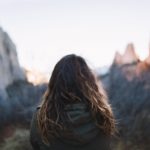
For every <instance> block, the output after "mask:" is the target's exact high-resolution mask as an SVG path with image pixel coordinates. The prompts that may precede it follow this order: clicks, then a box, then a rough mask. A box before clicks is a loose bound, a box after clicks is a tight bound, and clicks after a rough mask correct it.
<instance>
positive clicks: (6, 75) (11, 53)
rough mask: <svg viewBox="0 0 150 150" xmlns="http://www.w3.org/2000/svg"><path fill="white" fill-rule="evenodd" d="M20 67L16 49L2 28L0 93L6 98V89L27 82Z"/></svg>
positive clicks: (0, 40)
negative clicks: (17, 81)
mask: <svg viewBox="0 0 150 150" xmlns="http://www.w3.org/2000/svg"><path fill="white" fill-rule="evenodd" d="M25 79H26V77H25V73H24V71H23V69H22V68H21V67H20V65H19V62H18V57H17V52H16V47H15V45H14V43H13V42H12V40H11V39H10V37H9V36H8V34H7V33H6V32H5V31H3V30H2V28H0V93H1V95H2V93H3V96H6V93H5V88H6V87H7V86H8V85H9V84H11V83H13V82H14V81H16V80H25Z"/></svg>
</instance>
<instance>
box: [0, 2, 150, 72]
mask: <svg viewBox="0 0 150 150" xmlns="http://www.w3.org/2000/svg"><path fill="white" fill-rule="evenodd" d="M0 26H2V27H3V29H4V30H5V31H7V32H8V33H9V35H10V37H11V38H12V40H13V41H14V43H15V44H16V46H17V51H18V56H19V61H20V63H21V65H22V66H25V67H28V68H36V69H39V70H41V71H48V72H49V71H50V70H51V69H52V67H53V66H54V64H55V63H56V62H57V61H58V60H59V59H60V58H61V57H62V56H64V55H66V54H70V53H76V54H79V55H82V56H83V57H85V58H86V59H87V60H88V61H89V62H90V64H92V66H93V67H100V66H104V65H108V64H110V63H111V62H112V59H113V57H114V53H115V51H116V50H118V51H120V52H121V53H122V52H123V51H124V50H125V47H126V45H127V43H129V42H133V43H134V44H135V48H136V50H137V53H138V54H139V55H140V56H141V57H142V58H144V57H146V55H148V46H149V45H148V44H149V41H150V1H149V0H0Z"/></svg>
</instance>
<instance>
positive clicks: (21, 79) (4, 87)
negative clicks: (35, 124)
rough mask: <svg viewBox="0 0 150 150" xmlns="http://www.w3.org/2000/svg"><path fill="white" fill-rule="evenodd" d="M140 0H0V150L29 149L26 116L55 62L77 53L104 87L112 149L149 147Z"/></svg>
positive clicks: (148, 77) (148, 47) (147, 31)
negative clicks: (114, 128) (111, 116)
mask: <svg viewBox="0 0 150 150" xmlns="http://www.w3.org/2000/svg"><path fill="white" fill-rule="evenodd" d="M149 6H150V2H149V1H148V0H143V1H136V0H132V1H130V0H126V1H122V0H113V1H111V0H105V1H103V0H76V1H70V0H63V1H61V0H55V1H52V0H21V1H20V0H0V149H1V150H26V149H28V150H31V146H30V143H29V128H30V121H31V118H32V114H33V112H34V110H35V108H36V106H37V105H38V104H39V102H40V99H41V96H42V94H43V93H44V91H45V90H46V87H47V82H48V80H49V78H50V75H51V72H52V70H53V68H54V65H55V64H56V63H57V61H58V60H59V59H60V58H61V57H63V56H64V55H67V54H71V53H74V54H77V55H81V56H82V57H84V58H85V59H86V61H87V63H88V64H89V66H90V67H91V68H92V70H93V71H94V72H95V73H96V75H97V77H98V79H100V80H101V81H102V83H103V85H104V88H105V89H106V91H107V94H108V97H109V101H110V103H111V105H112V107H113V111H114V113H115V116H116V119H117V122H118V130H119V135H118V138H117V140H115V141H114V142H113V149H114V150H126V149H128V150H149V149H150V144H149V143H150V28H149V27H150V20H149V17H150V9H149Z"/></svg>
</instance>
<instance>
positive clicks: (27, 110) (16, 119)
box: [0, 28, 46, 137]
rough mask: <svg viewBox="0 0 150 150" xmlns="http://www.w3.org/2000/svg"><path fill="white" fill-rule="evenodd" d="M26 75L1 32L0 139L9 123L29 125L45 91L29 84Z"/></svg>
mask: <svg viewBox="0 0 150 150" xmlns="http://www.w3.org/2000/svg"><path fill="white" fill-rule="evenodd" d="M26 74H27V72H26V71H25V69H23V68H21V67H20V65H19V62H18V57H17V52H16V47H15V45H14V43H13V42H12V40H11V39H10V37H9V36H8V34H7V33H6V32H5V31H3V30H2V28H0V137H1V135H2V134H1V131H3V127H5V126H6V125H10V124H11V122H13V123H19V124H28V125H29V122H30V120H31V117H32V112H33V111H34V109H35V106H36V105H37V104H38V102H39V100H40V98H41V96H42V94H43V92H44V90H45V88H46V84H39V85H37V86H35V85H33V84H32V83H30V82H28V79H27V77H28V74H27V75H26ZM31 75H32V73H30V76H31ZM41 79H43V78H42V77H41ZM38 81H39V80H38ZM40 81H41V80H40ZM6 130H7V129H6Z"/></svg>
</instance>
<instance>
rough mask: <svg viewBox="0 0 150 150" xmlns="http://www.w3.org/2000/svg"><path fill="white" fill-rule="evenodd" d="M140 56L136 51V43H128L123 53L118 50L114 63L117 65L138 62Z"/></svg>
mask: <svg viewBox="0 0 150 150" xmlns="http://www.w3.org/2000/svg"><path fill="white" fill-rule="evenodd" d="M138 60H139V57H138V56H137V54H136V53H135V49H134V45H133V44H132V43H130V44H128V45H127V47H126V50H125V53H124V54H123V55H121V54H120V53H118V52H116V54H115V58H114V63H115V64H117V65H124V64H131V63H133V62H138Z"/></svg>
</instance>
